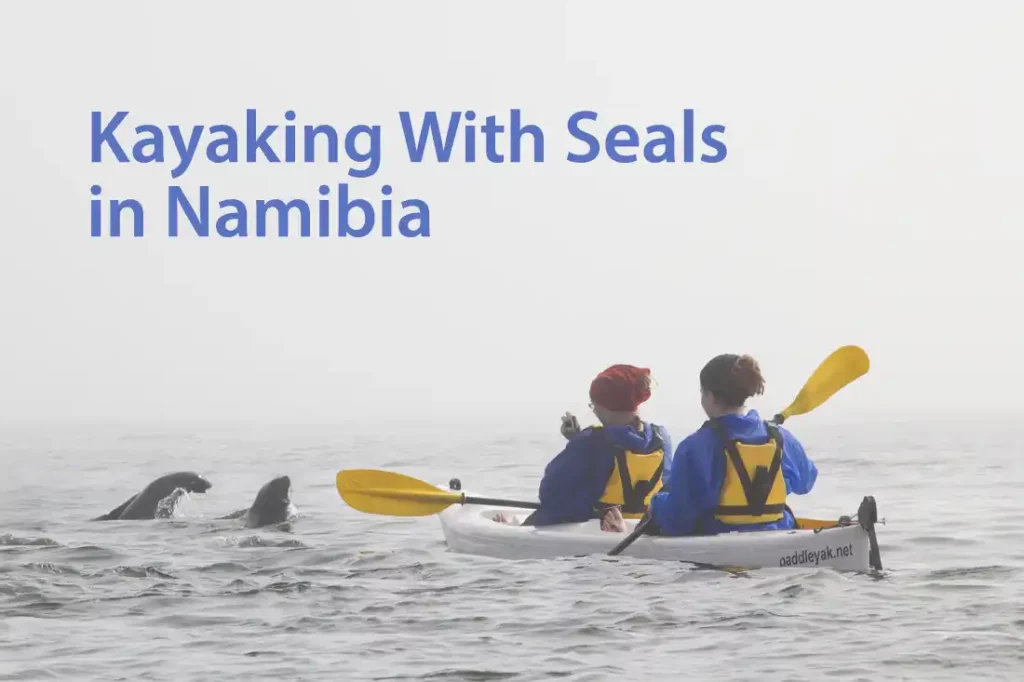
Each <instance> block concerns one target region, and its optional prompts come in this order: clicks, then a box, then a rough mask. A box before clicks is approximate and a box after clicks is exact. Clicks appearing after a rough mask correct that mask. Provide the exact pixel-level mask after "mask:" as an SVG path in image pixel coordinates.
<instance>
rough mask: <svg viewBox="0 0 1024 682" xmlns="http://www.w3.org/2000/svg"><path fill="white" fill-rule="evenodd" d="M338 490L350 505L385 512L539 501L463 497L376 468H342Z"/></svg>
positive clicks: (426, 512) (428, 511)
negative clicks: (459, 505) (454, 505)
mask: <svg viewBox="0 0 1024 682" xmlns="http://www.w3.org/2000/svg"><path fill="white" fill-rule="evenodd" d="M336 483H337V486H338V494H339V495H341V499H343V500H344V501H345V502H346V504H348V505H349V506H350V507H352V508H353V509H356V510H358V511H361V512H366V513H367V514H383V515H387V516H430V515H431V514H437V513H439V512H442V511H444V510H445V509H447V508H448V507H450V506H452V505H453V504H486V505H494V506H497V507H519V508H522V509H537V508H539V507H540V503H539V502H520V501H517V500H499V499H494V498H490V497H467V496H466V493H454V492H447V491H444V490H441V489H440V488H438V487H437V486H435V485H431V484H429V483H427V482H425V481H421V480H419V479H418V478H413V477H412V476H406V475H405V474H398V473H395V472H393V471H380V470H378V469H343V470H342V471H339V472H338V475H337V478H336Z"/></svg>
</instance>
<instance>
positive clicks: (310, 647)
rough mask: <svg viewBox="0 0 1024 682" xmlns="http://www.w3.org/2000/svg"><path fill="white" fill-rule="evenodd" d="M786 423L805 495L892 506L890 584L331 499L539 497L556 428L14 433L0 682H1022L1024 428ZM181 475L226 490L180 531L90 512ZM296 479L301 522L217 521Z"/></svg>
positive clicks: (205, 499)
mask: <svg viewBox="0 0 1024 682" xmlns="http://www.w3.org/2000/svg"><path fill="white" fill-rule="evenodd" d="M670 426H671V425H670ZM792 427H793V429H794V431H795V432H796V433H797V434H798V435H799V436H800V437H801V439H802V440H803V441H804V443H805V445H806V447H807V449H808V451H809V452H810V453H811V455H812V456H813V457H814V458H815V460H816V462H817V464H818V466H819V469H820V476H819V480H818V485H817V487H816V489H815V490H814V492H813V493H812V494H811V495H808V496H805V497H802V498H794V500H793V501H792V505H793V506H794V508H795V509H796V510H797V512H798V513H800V514H801V515H808V516H837V515H839V514H848V513H853V512H855V511H856V508H857V505H858V503H859V502H860V500H861V498H862V497H863V495H865V494H871V495H874V496H875V497H876V499H877V501H878V505H879V514H880V516H881V517H883V518H884V519H885V524H884V525H880V526H879V527H878V539H879V543H880V546H881V555H882V561H883V564H884V567H885V570H884V572H883V574H882V575H881V576H870V575H861V574H840V573H837V572H835V571H831V570H825V569H812V568H808V569H765V570H760V571H750V572H745V573H729V572H725V571H717V570H708V569H695V568H693V567H692V566H690V565H688V564H682V563H669V562H657V561H639V560H636V559H631V558H629V557H628V556H622V557H618V558H615V559H610V558H607V557H590V558H574V559H564V560H547V561H522V562H512V561H501V560H496V559H487V558H477V557H469V556H464V555H458V554H455V553H452V552H450V551H448V550H447V549H446V547H445V544H444V539H443V535H442V533H441V528H440V525H439V523H438V521H437V519H436V518H434V517H421V518H391V517H384V516H370V515H366V514H361V513H359V512H356V511H354V510H352V509H350V508H348V507H347V506H346V505H345V504H344V503H343V502H342V501H341V500H340V498H339V497H338V495H337V492H336V490H335V488H334V475H335V473H336V472H337V471H338V470H339V469H341V468H354V467H372V468H381V469H392V470H395V471H401V472H403V473H407V474H409V475H412V476H416V477H419V478H423V479H426V480H430V481H433V482H436V483H445V482H447V481H448V479H449V478H451V477H453V476H455V477H459V478H460V479H461V480H462V482H463V485H464V486H465V487H467V488H470V489H472V490H474V491H475V492H478V493H480V494H486V495H495V496H498V495H500V496H504V497H515V498H522V499H535V494H536V486H537V483H538V481H539V476H540V473H541V471H542V469H543V466H544V464H545V462H546V461H547V460H548V459H549V458H550V457H551V456H553V455H554V454H555V453H556V452H557V450H558V448H559V444H560V436H559V435H558V433H557V419H555V420H553V425H552V426H550V428H548V427H547V426H545V429H546V430H545V429H541V428H539V427H536V428H533V429H526V431H525V432H520V433H513V432H512V431H511V430H510V429H509V428H507V427H506V428H505V430H504V431H503V432H494V431H489V430H487V429H482V428H481V429H476V430H473V431H467V430H465V429H462V430H458V431H452V430H450V429H448V430H443V431H442V430H441V429H429V428H423V429H413V428H410V429H406V430H404V431H398V432H395V431H393V430H378V431H376V432H370V431H367V432H366V433H363V434H356V433H353V432H352V431H351V430H349V429H344V428H340V427H301V428H300V427H287V428H286V427H277V428H270V427H252V426H244V427H243V426H237V427H228V426H220V427H213V426H196V427H192V428H189V427H183V426H175V427H166V426H165V427H143V426H123V427H117V426H95V427H83V426H76V427H27V426H24V427H10V426H7V427H2V429H0V458H2V461H3V463H4V470H5V475H4V477H3V478H2V480H0V679H3V680H36V679H39V680H45V679H68V680H92V679H96V680H105V681H113V680H175V681H181V680H235V679H238V680H245V679H254V680H255V679H287V680H544V679H561V680H605V679H608V680H622V679H629V680H634V679H635V680H646V679H649V678H651V677H652V676H659V677H663V678H664V677H665V676H670V677H669V678H667V679H694V680H820V679H829V680H890V679H892V680H910V679H914V680H917V679H920V680H963V679H977V680H1021V679H1024V510H1022V502H1021V500H1022V498H1021V495H1020V487H1021V485H1022V484H1024V465H1022V463H1021V443H1022V442H1024V439H1022V436H1024V428H1022V427H1021V426H1019V425H1018V424H1016V423H1013V422H1011V421H1007V422H996V421H992V422H990V423H964V422H959V421H949V422H935V423H923V422H922V423H914V422H906V423H875V424H847V425H835V426H823V425H820V424H815V425H814V426H813V428H812V427H809V426H807V427H802V426H800V425H798V424H796V423H795V420H794V424H793V425H792ZM453 433H454V434H456V435H455V436H454V437H453V435H452V434H453ZM673 435H674V436H675V437H676V439H677V440H678V438H679V437H680V436H681V435H683V432H682V430H680V429H674V430H673ZM178 470H195V471H198V472H199V473H201V474H202V475H204V476H206V477H207V478H209V479H210V480H211V481H212V482H213V484H214V487H213V488H212V489H211V490H210V491H209V493H208V494H206V495H204V496H203V495H193V496H191V497H189V498H186V499H185V500H183V502H182V504H181V505H180V507H179V509H178V515H177V517H176V518H175V519H172V520H162V521H138V522H122V523H109V522H107V523H96V522H90V521H89V520H88V519H90V518H92V517H94V516H97V515H99V514H101V513H104V512H106V511H108V510H110V509H112V508H113V507H115V506H117V505H118V504H120V503H121V502H122V501H123V500H124V499H126V498H127V497H128V496H130V495H131V494H133V493H135V492H137V491H138V490H139V489H141V488H142V487H143V486H144V485H145V484H146V483H148V482H149V481H150V480H151V479H153V478H156V477H157V476H159V475H161V474H164V473H168V472H171V471H178ZM279 474H288V475H289V476H291V478H292V483H293V487H292V500H293V502H294V504H295V506H296V507H297V509H298V511H299V514H300V515H299V518H298V519H297V520H296V521H295V522H294V523H293V524H291V527H290V528H289V529H286V530H276V529H275V530H268V529H261V530H246V529H244V528H241V527H240V526H239V525H238V523H237V522H233V521H223V520H216V519H215V518H214V517H217V516H220V515H224V514H227V513H229V512H231V511H234V510H236V509H240V508H243V507H246V506H248V505H249V503H250V502H251V501H252V499H253V497H254V496H255V494H256V492H257V490H258V489H259V488H260V486H261V485H262V484H263V483H265V482H266V481H267V480H270V479H271V478H272V477H274V476H276V475H279ZM618 539H619V537H616V536H611V535H610V536H609V548H610V547H611V546H614V544H615V542H617V540H618ZM627 554H628V551H627Z"/></svg>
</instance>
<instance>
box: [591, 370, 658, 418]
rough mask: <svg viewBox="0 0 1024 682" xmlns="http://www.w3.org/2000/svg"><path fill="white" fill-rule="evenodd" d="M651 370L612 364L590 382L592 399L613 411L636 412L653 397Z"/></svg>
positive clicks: (596, 403)
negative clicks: (641, 404)
mask: <svg viewBox="0 0 1024 682" xmlns="http://www.w3.org/2000/svg"><path fill="white" fill-rule="evenodd" d="M650 376H651V370H649V369H646V368H641V367H634V366H633V365H612V366H611V367H609V368H608V369H606V370H605V371H603V372H601V373H600V374H598V375H597V378H596V379H594V380H593V381H592V382H591V383H590V400H591V401H593V403H594V404H595V405H600V406H601V407H603V408H605V409H606V410H611V411H613V412H635V411H636V408H637V407H639V406H640V403H642V402H644V401H646V400H647V399H648V398H650V397H651V388H650Z"/></svg>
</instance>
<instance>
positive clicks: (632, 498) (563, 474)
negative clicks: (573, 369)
mask: <svg viewBox="0 0 1024 682" xmlns="http://www.w3.org/2000/svg"><path fill="white" fill-rule="evenodd" d="M650 397H651V372H650V370H649V369H646V368H640V367H634V366H633V365H612V366H611V367H609V368H607V369H606V370H604V371H603V372H601V373H600V374H598V375H597V377H595V378H594V380H593V381H592V382H591V384H590V401H591V402H590V408H591V409H592V410H593V411H594V416H596V417H597V420H598V421H599V422H600V426H590V427H587V428H585V429H583V430H582V431H581V430H579V424H578V422H577V421H576V418H575V417H573V416H572V415H571V414H568V413H567V414H566V416H565V417H563V418H562V429H561V430H562V435H563V436H565V438H566V439H567V440H568V443H566V445H565V448H564V449H563V450H562V451H561V452H560V453H558V455H556V456H555V457H554V459H552V460H551V461H550V462H549V463H548V465H547V467H546V468H545V470H544V477H543V479H542V480H541V482H540V492H539V497H540V508H539V509H538V510H537V511H535V512H534V513H533V514H531V515H530V516H529V517H528V518H527V519H526V520H525V521H523V524H522V525H524V526H527V525H531V526H547V525H552V524H556V523H572V522H583V521H587V520H590V519H593V518H596V517H600V518H601V529H602V530H607V531H614V532H624V531H625V530H626V526H625V523H624V521H623V518H624V517H625V518H635V519H639V518H641V517H642V516H643V515H644V513H645V512H646V511H647V505H648V503H649V501H650V499H651V497H652V496H653V495H654V494H655V493H656V492H658V491H659V490H661V488H662V478H663V476H662V474H663V472H665V473H667V472H668V471H669V469H670V467H669V464H670V463H671V460H672V442H671V440H670V437H669V434H668V431H667V430H666V429H665V428H664V427H663V426H659V425H656V424H652V423H649V422H645V421H643V420H642V419H641V418H640V415H639V413H638V410H639V407H640V405H641V404H642V403H644V402H646V401H647V400H648V399H649V398H650ZM496 520H498V521H503V522H507V520H505V519H503V518H499V519H496Z"/></svg>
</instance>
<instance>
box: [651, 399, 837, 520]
mask: <svg viewBox="0 0 1024 682" xmlns="http://www.w3.org/2000/svg"><path fill="white" fill-rule="evenodd" d="M718 421H719V423H720V424H721V425H722V427H723V429H724V431H725V433H726V436H728V437H729V438H732V439H734V440H738V441H740V442H741V443H746V444H749V445H760V444H763V443H767V442H768V429H766V428H765V425H764V421H763V420H762V419H761V417H760V415H758V414H757V411H756V410H750V411H749V412H747V413H746V414H729V415H725V416H723V417H721V418H720V419H719V420H718ZM779 433H781V435H782V443H783V449H782V476H783V478H784V479H785V481H786V494H787V495H791V494H795V495H805V494H807V493H809V492H810V491H811V488H813V487H814V482H815V481H816V480H817V478H818V469H817V467H815V466H814V462H812V461H811V460H810V459H809V458H808V457H807V453H805V452H804V448H803V446H802V445H801V444H800V441H798V440H797V439H796V438H795V437H794V436H793V434H791V433H790V432H789V431H787V430H786V429H784V428H782V427H779ZM724 480H725V456H724V454H723V451H722V447H721V446H720V444H719V442H718V439H717V438H716V437H715V433H714V431H712V430H711V427H710V426H708V425H707V424H704V425H703V426H701V428H699V429H697V430H696V431H695V432H693V433H691V434H690V435H689V436H687V437H686V439H685V440H683V442H681V443H680V444H679V447H678V448H677V449H676V453H675V458H674V460H673V466H672V473H671V475H670V477H669V483H670V486H669V490H668V491H667V492H664V491H659V492H658V494H657V495H655V496H654V497H653V498H652V499H651V505H650V506H651V512H650V513H651V516H652V518H653V519H654V521H655V523H657V524H658V526H659V527H660V528H661V533H662V535H714V534H716V533H721V532H728V531H733V530H739V531H749V530H779V529H787V528H793V527H794V525H795V524H794V520H793V516H792V515H791V514H790V513H789V511H788V510H787V511H786V512H784V514H783V518H782V519H780V520H779V521H776V522H774V523H768V524H758V525H753V526H728V525H726V524H724V523H721V522H720V521H717V520H716V519H715V518H714V516H713V515H714V510H715V507H717V506H718V496H719V494H720V492H721V490H722V483H723V481H724Z"/></svg>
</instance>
